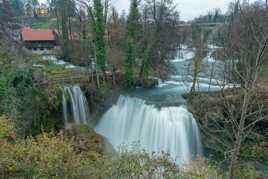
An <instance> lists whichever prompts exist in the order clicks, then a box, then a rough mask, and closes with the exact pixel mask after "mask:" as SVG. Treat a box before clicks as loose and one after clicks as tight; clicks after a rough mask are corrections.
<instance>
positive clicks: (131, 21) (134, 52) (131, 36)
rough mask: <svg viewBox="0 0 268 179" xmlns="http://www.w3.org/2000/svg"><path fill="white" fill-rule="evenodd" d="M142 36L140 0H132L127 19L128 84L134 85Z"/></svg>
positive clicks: (126, 61)
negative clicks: (135, 66)
mask: <svg viewBox="0 0 268 179" xmlns="http://www.w3.org/2000/svg"><path fill="white" fill-rule="evenodd" d="M140 36H141V28H140V14H139V10H138V1H137V0H132V1H131V7H130V13H129V16H128V19H127V37H126V38H127V40H126V41H127V45H126V46H127V47H126V57H125V58H126V60H125V75H126V81H127V86H128V87H132V86H133V85H134V72H133V66H134V64H135V62H136V60H137V58H138V53H139V50H138V48H139V37H140Z"/></svg>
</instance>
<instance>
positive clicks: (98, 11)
mask: <svg viewBox="0 0 268 179" xmlns="http://www.w3.org/2000/svg"><path fill="white" fill-rule="evenodd" d="M103 9H104V7H103V5H102V2H101V0H94V12H95V13H94V14H95V28H94V29H95V35H96V42H95V45H96V60H97V66H98V68H100V69H101V70H102V71H103V72H105V69H106V49H105V40H104V35H105V17H104V12H103Z"/></svg>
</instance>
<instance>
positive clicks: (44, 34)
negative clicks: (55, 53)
mask: <svg viewBox="0 0 268 179" xmlns="http://www.w3.org/2000/svg"><path fill="white" fill-rule="evenodd" d="M21 36H22V40H23V41H54V40H55V36H54V32H53V30H51V29H31V28H29V27H24V28H22V29H21Z"/></svg>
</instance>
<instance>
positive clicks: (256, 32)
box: [200, 2, 268, 179]
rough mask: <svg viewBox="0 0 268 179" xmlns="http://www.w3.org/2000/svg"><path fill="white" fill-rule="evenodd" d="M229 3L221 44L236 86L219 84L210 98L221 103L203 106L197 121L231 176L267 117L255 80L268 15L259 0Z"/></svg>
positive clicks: (267, 50) (265, 50)
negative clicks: (211, 108)
mask: <svg viewBox="0 0 268 179" xmlns="http://www.w3.org/2000/svg"><path fill="white" fill-rule="evenodd" d="M231 7H232V9H231V10H230V15H229V17H228V22H227V23H226V24H225V25H224V26H223V28H222V29H223V32H222V38H223V42H222V44H221V46H222V52H223V56H224V59H225V60H226V63H229V64H231V65H229V66H230V69H229V70H230V71H231V75H232V76H230V75H229V74H226V76H230V78H229V79H232V80H233V81H234V80H235V82H236V83H239V85H240V87H239V88H237V89H232V90H225V86H224V85H223V86H222V91H221V92H220V93H219V95H217V97H218V98H215V99H214V100H218V101H219V103H220V105H218V106H221V107H220V108H217V107H216V108H213V112H212V113H209V112H207V109H206V110H205V112H204V115H203V117H202V121H201V122H200V123H201V128H203V133H204V134H205V136H206V137H207V136H209V137H211V138H212V139H213V141H214V142H213V145H211V147H213V148H214V149H215V151H220V152H222V153H224V154H225V155H226V156H225V157H226V158H225V160H226V162H227V163H228V164H229V178H230V179H235V178H237V173H238V172H239V169H240V167H241V166H242V164H241V162H242V160H243V155H244V154H243V151H244V150H245V148H249V147H250V148H251V147H252V144H251V143H253V144H254V145H257V144H256V143H257V142H256V141H257V137H256V136H258V137H259V138H261V137H260V136H263V135H264V134H263V133H261V131H260V130H258V128H259V126H261V125H260V123H263V122H264V121H265V120H267V118H268V116H267V105H265V103H264V101H263V99H262V98H263V96H264V94H265V93H264V92H262V88H261V87H260V86H259V84H258V78H259V72H260V69H261V68H262V66H263V64H264V63H266V59H267V56H268V47H267V45H268V33H267V31H266V30H265V29H266V28H267V26H268V24H267V18H268V16H267V11H266V7H265V6H264V4H262V3H255V4H248V3H243V4H241V3H240V2H237V3H236V4H233V6H231ZM229 79H228V80H229ZM205 100H209V99H205ZM210 102H213V101H210ZM202 105H204V104H202ZM210 105H211V104H210ZM212 105H213V106H214V103H213V104H212ZM215 109H216V110H215ZM207 138H208V137H207ZM250 157H252V155H250Z"/></svg>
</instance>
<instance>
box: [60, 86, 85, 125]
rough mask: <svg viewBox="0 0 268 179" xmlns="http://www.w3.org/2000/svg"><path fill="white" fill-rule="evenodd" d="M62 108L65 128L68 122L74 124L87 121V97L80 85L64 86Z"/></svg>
mask: <svg viewBox="0 0 268 179" xmlns="http://www.w3.org/2000/svg"><path fill="white" fill-rule="evenodd" d="M62 108H63V117H64V125H65V128H68V126H69V124H70V123H74V124H76V125H80V124H88V123H89V109H88V103H87V99H86V97H85V96H84V94H83V92H82V90H81V88H80V86H78V85H74V86H65V87H64V88H63V93H62Z"/></svg>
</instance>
